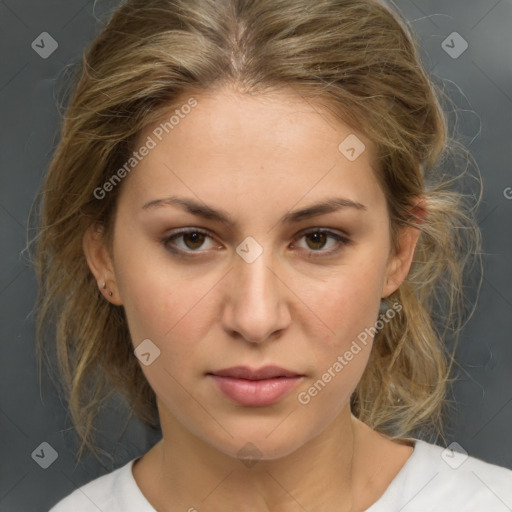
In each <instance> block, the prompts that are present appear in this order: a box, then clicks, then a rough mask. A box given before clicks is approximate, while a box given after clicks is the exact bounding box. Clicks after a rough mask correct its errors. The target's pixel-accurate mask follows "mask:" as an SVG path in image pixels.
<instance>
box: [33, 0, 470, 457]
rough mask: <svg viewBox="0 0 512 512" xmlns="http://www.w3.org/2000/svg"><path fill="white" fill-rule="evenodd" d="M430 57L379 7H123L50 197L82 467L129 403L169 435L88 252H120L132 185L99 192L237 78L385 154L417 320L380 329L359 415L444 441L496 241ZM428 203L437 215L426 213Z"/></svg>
mask: <svg viewBox="0 0 512 512" xmlns="http://www.w3.org/2000/svg"><path fill="white" fill-rule="evenodd" d="M418 48H419V45H418V42H417V40H416V38H415V36H414V33H413V32H412V30H411V29H410V28H409V26H408V23H407V21H406V20H405V19H404V18H403V17H402V16H401V15H400V13H399V12H398V11H395V10H394V9H392V8H390V7H387V6H385V5H383V4H381V3H379V2H377V1H376V0H375V1H373V0H316V1H315V2H312V1H311V0H128V1H125V2H123V3H122V5H120V6H119V7H118V9H117V10H116V11H115V12H114V13H113V15H112V16H111V19H110V21H109V22H108V23H107V24H106V25H105V26H104V27H103V28H102V29H101V32H100V33H99V35H97V37H96V38H95V39H94V40H93V41H92V43H91V44H90V45H89V47H88V48H87V49H86V51H85V52H84V55H83V59H82V65H81V66H80V70H79V72H78V73H77V76H76V82H74V84H73V90H72V94H71V95H70V98H69V101H68V105H67V109H66V111H65V114H63V119H62V124H61V133H60V140H59V143H58V145H57V147H56V150H55V153H54V155H53V158H52V160H51V162H50V165H49V169H48V172H47V174H46V176H45V179H44V182H43V184H42V187H41V190H40V194H39V197H38V200H40V204H39V210H38V214H39V217H38V224H39V227H38V234H37V240H36V241H37V247H36V252H35V258H34V264H35V270H36V274H37V278H38V284H39V294H38V300H37V304H36V310H37V330H36V339H37V344H36V347H37V355H38V360H39V362H40V363H41V360H42V359H43V355H44V352H45V349H48V348H49V347H53V348H55V349H56V354H57V361H58V365H59V371H60V375H61V380H62V383H63V385H64V387H65V392H66V398H67V400H68V406H69V410H70V413H71V418H72V421H73V425H74V427H75V428H76V431H77V433H78V435H79V437H80V439H81V445H80V452H79V457H81V455H82V453H83V450H84V448H88V449H90V450H91V451H92V452H93V453H96V446H95V442H94V441H93V433H94V430H95V427H94V423H95V421H96V419H97V413H98V410H99V407H100V406H101V405H102V404H103V403H104V401H105V400H106V398H107V397H109V396H110V395H111V394H112V393H117V394H118V395H119V396H121V397H123V398H124V399H126V401H127V403H128V404H129V405H130V411H131V414H135V415H136V416H137V417H138V418H139V419H140V420H141V421H142V422H144V423H145V424H146V425H148V426H151V427H153V428H157V427H158V426H159V419H158V410H157V407H156V397H155V393H154V391H153V390H152V388H151V387H150V385H149V383H148V382H147V380H146V378H145V376H144V374H143V372H142V370H141V367H140V364H139V362H138V360H137V358H136V357H134V353H133V346H132V344H131V341H130V333H129V330H128V326H127V321H126V317H125V313H124V309H123V307H122V306H116V305H113V304H111V303H110V302H108V301H106V300H105V299H104V297H103V296H102V294H101V293H100V291H99V290H98V286H97V283H96V280H95V278H94V276H93V275H92V273H91V272H90V269H89V268H88V265H87V262H86V259H85V255H84V252H83V247H82V240H83V236H84V233H85V232H86V230H87V229H88V228H90V227H91V226H98V227H99V228H100V229H101V230H102V231H103V233H104V235H105V240H106V243H108V246H109V247H110V248H111V243H112V227H113V221H114V215H115V211H116V204H117V197H118V195H119V192H120V190H121V188H122V183H121V184H120V185H119V186H115V187H113V189H112V190H111V191H110V192H109V193H108V194H106V196H105V197H104V198H103V199H101V200H99V199H97V198H96V197H95V194H94V191H95V189H97V187H101V186H102V185H103V184H104V183H105V182H106V181H108V180H109V179H110V178H111V177H112V175H113V172H114V171H115V170H116V169H119V168H120V167H121V166H122V165H123V164H124V163H125V162H126V161H127V160H128V159H129V158H130V156H131V155H132V152H133V151H134V149H135V141H136V138H137V136H138V134H139V133H140V132H141V130H142V129H143V128H144V127H146V126H148V125H149V124H151V123H153V122H155V121H157V120H160V119H162V117H163V116H164V115H165V114H166V113H168V112H169V110H170V109H172V108H174V107H177V106H179V105H180V104H181V102H182V101H183V98H187V97H190V96H191V95H193V94H197V95H200V94H201V93H202V92H208V93H211V92H215V91H216V90H220V89H221V88H224V87H228V86H229V87H231V88H233V89H234V90H236V91H238V92H240V93H241V94H253V95H258V94H260V95H263V94H267V93H268V94H271V93H276V92H277V93H279V92H291V93H294V94H296V95H300V96H301V97H302V98H303V99H304V100H306V101H310V102H314V103H315V104H316V105H319V106H321V107H322V109H323V111H324V112H326V113H329V114H332V115H333V116H334V117H335V118H339V119H340V120H342V121H343V122H345V123H347V124H348V125H349V126H351V127H352V128H353V129H354V130H358V131H359V132H360V133H362V134H364V135H365V136H366V137H368V138H369V140H371V141H372V143H373V144H374V146H375V156H376V164H375V173H376V178H377V179H378V181H379V183H380V185H381V186H382V189H383V191H384V193H385V196H386V200H387V205H388V211H389V225H390V236H391V240H392V247H393V248H394V249H396V248H397V247H398V243H399V231H398V230H399V228H400V227H402V226H405V225H407V226H414V227H416V228H417V229H419V230H421V234H420V237H419V240H418V243H417V247H416V251H415V254H414V259H413V263H412V266H411V269H410V272H409V274H408V276H407V278H406V280H405V281H404V283H403V284H402V285H401V286H400V287H399V288H398V290H397V291H396V292H394V293H393V294H392V295H391V296H390V297H388V299H387V300H388V303H389V304H391V303H399V304H400V305H401V310H400V311H399V313H398V314H396V316H395V317H394V318H393V319H392V321H388V322H385V325H384V326H383V327H382V329H380V330H379V331H378V332H377V334H376V335H375V338H374V344H373V348H372V351H371V354H370V358H369V361H368V364H367V367H366V369H365V371H364V373H363V375H362V378H361V380H360V382H359V383H358V385H357V388H356V390H355V392H354V393H353V395H352V397H351V410H352V413H353V414H354V415H355V416H356V417H357V418H359V419H360V420H361V421H363V422H365V423H366V424H368V425H369V426H370V427H371V428H373V429H374V430H376V431H378V432H381V433H382V434H384V435H386V436H389V437H390V438H403V437H408V436H411V435H415V436H423V437H425V436H427V435H435V436H439V435H440V436H444V430H443V425H444V418H445V415H446V406H447V404H449V400H448V398H447V393H448V391H449V384H451V382H452V381H453V380H454V379H452V378H451V369H452V365H453V363H454V354H455V347H456V343H455V342H454V344H453V350H452V351H450V350H449V349H448V341H447V340H456V339H457V337H458V334H459V332H460V330H461V328H462V327H463V325H464V318H465V316H467V315H466V313H467V299H466V298H465V297H466V292H465V284H464V283H465V279H466V276H468V275H470V274H469V272H471V271H472V269H473V268H474V264H475V261H476V260H477V259H478V258H477V257H478V255H479V249H480V234H479V230H478V227H477V225H476V222H475V218H474V209H475V207H474V206H473V207H472V206H471V205H472V204H473V203H474V200H475V194H474V193H466V192H464V190H462V188H463V187H461V186H459V183H460V182H461V180H460V178H461V177H462V176H463V175H467V169H464V170H463V171H461V172H460V173H458V174H457V173H455V175H454V172H453V170H454V167H455V166H454V165H445V164H446V162H447V156H448V155H449V154H450V152H452V151H453V152H454V154H455V153H456V152H457V151H459V152H460V153H463V154H464V155H465V156H466V157H467V156H468V155H469V152H468V151H467V150H465V148H463V145H462V144H461V143H459V142H458V141H457V140H456V139H455V138H454V137H451V136H450V135H449V133H448V132H449V130H448V122H447V120H446V117H445V112H444V110H443V108H444V105H443V101H444V100H445V95H444V92H443V91H442V89H441V88H440V87H438V86H437V85H436V84H435V82H434V80H433V78H431V77H429V75H428V74H427V72H426V70H425V68H424V66H423V65H422V61H421V58H420V54H419V50H418ZM466 161H467V160H466ZM443 169H444V170H443ZM420 196H422V197H424V199H425V208H424V215H417V214H415V213H414V209H413V206H414V204H415V200H416V199H417V198H418V197H420ZM473 310H474V308H473V309H472V310H471V313H472V312H473ZM383 323H384V322H383ZM50 326H54V332H52V333H50V331H51V329H50Z"/></svg>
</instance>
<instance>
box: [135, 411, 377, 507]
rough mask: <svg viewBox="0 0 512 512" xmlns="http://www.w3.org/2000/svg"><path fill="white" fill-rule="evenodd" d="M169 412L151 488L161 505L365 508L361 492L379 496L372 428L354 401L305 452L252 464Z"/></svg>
mask: <svg viewBox="0 0 512 512" xmlns="http://www.w3.org/2000/svg"><path fill="white" fill-rule="evenodd" d="M162 412H163V411H161V414H160V418H161V425H162V432H163V434H164V435H163V439H162V440H161V441H160V442H159V443H157V444H156V445H155V446H154V447H153V449H152V450H151V451H150V453H148V456H149V460H148V461H147V462H148V463H150V465H151V466H152V468H154V469H153V470H152V471H151V473H152V475H158V477H157V478H156V479H155V478H153V480H152V482H151V484H148V485H146V486H145V489H144V491H145V494H146V497H147V498H148V499H149V500H150V501H151V503H153V504H154V506H155V508H157V509H158V510H162V511H169V512H174V510H176V511H177V510H181V511H182V510H187V511H190V512H194V510H195V509H196V510H201V509H207V510H209V511H211V512H220V511H225V510H237V511H240V512H245V511H247V512H249V511H251V512H254V511H258V512H271V511H272V512H274V511H280V512H291V511H296V510H298V508H299V509H302V510H317V511H329V512H330V511H334V510H336V511H337V512H340V511H351V510H356V509H357V508H354V507H356V505H355V504H356V502H357V501H358V498H357V497H356V494H357V493H358V492H359V490H361V489H364V490H365V491H366V495H368V494H371V491H370V490H369V488H368V484H369V482H370V480H371V478H368V473H367V470H368V467H367V463H366V465H365V464H364V463H362V462H361V461H362V460H364V459H366V460H368V457H367V456H368V452H367V451H366V453H365V454H364V456H363V457H362V455H363V452H364V451H365V450H364V449H362V446H363V445H364V444H365V439H366V437H365V435H366V433H367V431H366V430H365V429H368V430H369V428H368V427H366V426H365V425H364V424H362V423H361V422H359V421H358V420H357V419H356V418H354V417H353V416H352V415H351V413H350V409H349V407H348V406H347V407H346V408H345V409H343V410H342V412H341V413H340V414H339V415H338V416H337V417H336V418H335V419H334V421H333V422H332V423H331V424H330V425H329V426H328V427H327V429H325V430H324V431H323V432H322V433H321V434H320V435H318V436H316V437H314V438H312V439H310V440H309V441H308V442H306V443H305V444H303V445H302V446H301V447H300V448H298V449H297V450H295V451H293V452H291V453H289V454H288V455H286V456H282V457H280V458H275V459H268V458H267V459H264V458H262V459H258V458H257V457H256V458H255V459H254V460H253V461H252V463H249V462H248V461H242V460H241V459H239V458H237V457H233V456H231V455H228V454H226V453H224V452H222V451H219V450H218V449H217V448H215V447H213V446H211V445H210V444H208V443H206V442H205V441H203V440H201V439H199V438H198V437H196V436H194V435H193V434H192V433H191V432H190V431H189V430H187V429H185V428H184V427H183V425H182V424H181V423H179V422H178V421H177V420H176V419H175V418H174V417H172V416H171V415H168V414H165V413H164V414H162ZM370 460H371V459H370ZM134 473H135V471H134ZM369 491H370V492H369ZM372 502H373V501H370V503H369V504H371V503H372ZM369 504H368V505H369ZM360 510H361V509H360Z"/></svg>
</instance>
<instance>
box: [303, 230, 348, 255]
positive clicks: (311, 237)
mask: <svg viewBox="0 0 512 512" xmlns="http://www.w3.org/2000/svg"><path fill="white" fill-rule="evenodd" d="M300 239H304V240H306V247H305V248H304V247H300V246H299V245H297V247H299V248H300V249H305V250H307V251H308V252H309V254H308V256H309V257H322V256H332V255H333V254H335V253H337V252H339V251H340V250H341V249H342V248H343V246H344V245H347V244H348V243H350V240H349V239H348V238H347V237H346V236H342V235H339V234H338V233H334V232H332V231H328V230H325V229H315V230H313V231H309V232H307V233H303V234H302V235H301V236H300V237H299V240H300ZM329 239H331V240H334V243H332V244H331V246H330V247H328V248H327V249H325V250H322V249H323V248H324V247H325V246H326V245H327V244H328V241H329ZM315 253H318V254H315Z"/></svg>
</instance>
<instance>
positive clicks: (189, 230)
mask: <svg viewBox="0 0 512 512" xmlns="http://www.w3.org/2000/svg"><path fill="white" fill-rule="evenodd" d="M191 233H201V234H203V235H205V236H207V237H209V238H212V237H211V236H210V235H209V234H208V232H206V231H204V230H202V229H199V228H184V229H180V230H177V231H176V232H174V233H173V234H172V235H171V236H167V237H165V238H163V239H162V244H163V246H164V247H165V248H166V249H167V250H168V251H170V252H172V253H173V254H175V255H177V256H179V257H184V258H189V257H190V258H195V257H197V256H199V255H200V253H201V252H202V251H199V250H197V251H193V250H188V251H185V250H183V249H178V248H176V247H171V246H170V245H169V243H170V242H171V241H172V240H174V239H176V238H180V237H182V236H183V235H186V234H191ZM315 233H322V234H325V235H328V236H329V237H330V238H334V239H335V240H336V242H338V243H337V244H336V247H334V248H332V249H329V250H327V251H322V250H317V251H315V250H308V249H302V250H305V251H307V252H309V255H308V257H309V258H324V257H329V256H333V255H334V254H336V253H337V252H339V251H341V250H342V248H343V246H344V245H347V244H349V243H350V239H349V238H347V237H346V236H343V235H340V234H338V233H334V232H333V231H329V230H327V229H322V228H313V229H311V230H309V231H307V232H303V233H301V235H300V236H299V237H298V238H297V239H296V240H300V239H301V238H303V237H305V236H307V235H311V234H315ZM196 253H199V254H196ZM315 253H318V254H315Z"/></svg>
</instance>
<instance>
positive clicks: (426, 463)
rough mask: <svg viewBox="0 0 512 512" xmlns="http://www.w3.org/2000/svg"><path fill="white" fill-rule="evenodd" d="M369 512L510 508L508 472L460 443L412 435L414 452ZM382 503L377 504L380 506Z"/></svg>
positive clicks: (495, 510) (510, 474)
mask: <svg viewBox="0 0 512 512" xmlns="http://www.w3.org/2000/svg"><path fill="white" fill-rule="evenodd" d="M375 505H376V507H375V509H374V508H373V507H371V508H370V509H369V510H371V512H374V511H375V512H380V511H381V510H382V511H385V510H391V508H387V506H388V505H391V506H392V507H396V506H397V505H400V506H399V507H398V508H399V509H400V510H401V511H402V512H412V511H414V512H417V511H420V510H421V511H422V512H423V511H425V512H426V511H432V512H434V511H435V512H453V511H460V510H464V512H482V511H483V510H485V511H488V512H491V511H492V512H502V511H503V512H510V510H512V470H510V469H507V468H504V467H501V466H498V465H495V464H491V463H488V462H485V461H483V460H481V459H478V458H476V457H472V456H469V455H468V454H467V453H465V452H464V451H463V449H462V448H461V447H460V446H459V445H455V443H452V445H450V446H449V447H448V448H443V447H441V446H437V445H435V444H430V443H427V442H425V441H422V440H419V439H415V440H414V451H413V453H412V455H411V456H410V458H409V460H408V461H407V462H406V464H405V465H404V467H403V468H402V470H401V471H400V472H399V473H398V475H397V476H396V477H395V479H394V480H393V482H392V483H391V485H390V486H389V488H388V490H387V491H386V493H385V494H384V495H383V497H382V503H381V500H379V501H378V502H377V503H376V504H375ZM381 505H382V508H381Z"/></svg>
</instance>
